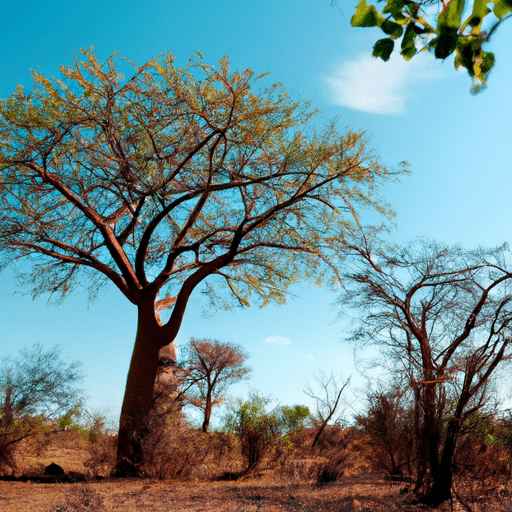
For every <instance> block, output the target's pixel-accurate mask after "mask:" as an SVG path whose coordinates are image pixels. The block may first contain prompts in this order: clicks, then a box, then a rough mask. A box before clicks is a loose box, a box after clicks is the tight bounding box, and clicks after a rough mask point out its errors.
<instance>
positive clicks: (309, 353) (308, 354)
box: [304, 352, 315, 361]
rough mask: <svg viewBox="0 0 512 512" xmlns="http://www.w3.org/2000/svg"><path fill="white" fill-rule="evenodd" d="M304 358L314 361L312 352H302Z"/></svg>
mask: <svg viewBox="0 0 512 512" xmlns="http://www.w3.org/2000/svg"><path fill="white" fill-rule="evenodd" d="M304 359H306V360H307V361H314V360H315V356H314V355H313V354H311V352H306V353H305V354H304Z"/></svg>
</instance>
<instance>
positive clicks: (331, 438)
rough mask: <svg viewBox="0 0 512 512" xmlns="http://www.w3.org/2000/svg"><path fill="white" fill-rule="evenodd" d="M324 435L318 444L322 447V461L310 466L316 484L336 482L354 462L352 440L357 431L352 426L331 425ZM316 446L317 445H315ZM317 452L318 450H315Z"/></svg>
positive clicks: (356, 435)
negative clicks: (343, 427)
mask: <svg viewBox="0 0 512 512" xmlns="http://www.w3.org/2000/svg"><path fill="white" fill-rule="evenodd" d="M325 434H326V435H324V436H322V437H323V441H322V444H320V446H321V447H323V449H322V450H321V456H322V457H323V458H324V461H323V462H320V463H319V464H317V465H315V466H313V467H312V468H311V473H312V476H314V477H316V483H317V484H327V483H331V482H336V480H338V479H339V478H340V477H341V476H343V474H344V473H345V471H346V470H347V468H348V467H349V466H352V465H353V463H354V450H353V449H352V447H353V446H354V441H355V440H356V439H357V438H358V436H359V433H358V432H357V430H356V429H354V428H346V429H341V428H340V427H339V426H336V425H334V426H332V427H331V428H330V429H329V430H327V429H326V432H325ZM317 446H318V445H317ZM317 452H318V451H317Z"/></svg>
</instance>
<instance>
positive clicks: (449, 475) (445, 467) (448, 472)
mask: <svg viewBox="0 0 512 512" xmlns="http://www.w3.org/2000/svg"><path fill="white" fill-rule="evenodd" d="M459 431H460V421H459V420H458V419H456V418H455V419H452V420H450V422H449V424H448V429H447V433H446V441H445V443H444V447H443V454H442V456H441V462H440V464H439V467H438V470H437V473H436V475H435V476H434V475H433V485H432V489H431V490H430V492H429V493H428V494H427V496H426V497H425V500H424V502H425V504H427V505H430V506H434V507H437V506H438V505H440V504H441V503H443V502H444V501H447V500H449V499H451V497H452V491H451V489H452V481H453V455H454V453H455V445H456V443H457V437H458V434H459Z"/></svg>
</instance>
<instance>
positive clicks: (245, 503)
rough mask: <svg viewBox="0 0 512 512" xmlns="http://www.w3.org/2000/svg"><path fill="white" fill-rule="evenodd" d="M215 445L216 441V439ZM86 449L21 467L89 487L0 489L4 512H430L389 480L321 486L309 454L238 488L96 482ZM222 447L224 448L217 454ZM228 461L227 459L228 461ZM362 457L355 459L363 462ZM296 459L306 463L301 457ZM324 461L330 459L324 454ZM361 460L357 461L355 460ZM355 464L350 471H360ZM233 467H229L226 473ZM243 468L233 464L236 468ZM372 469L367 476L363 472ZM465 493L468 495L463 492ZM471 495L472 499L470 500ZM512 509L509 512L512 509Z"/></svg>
mask: <svg viewBox="0 0 512 512" xmlns="http://www.w3.org/2000/svg"><path fill="white" fill-rule="evenodd" d="M212 438H213V439H214V442H213V446H214V449H213V452H212V455H213V456H214V458H217V459H224V457H225V458H226V460H227V461H232V462H233V463H234V462H235V460H234V452H233V448H232V447H231V446H229V445H226V446H223V442H225V439H223V438H222V437H219V438H218V439H215V437H214V436H212ZM212 438H210V439H212ZM85 444H86V443H85V442H84V440H83V439H82V438H80V437H78V436H77V435H76V434H75V433H73V432H60V433H58V434H57V435H56V436H55V437H54V439H53V440H52V443H51V444H50V446H49V447H48V448H47V449H46V451H44V452H42V453H41V454H40V455H39V456H38V457H36V456H34V455H28V454H27V455H25V456H23V457H21V458H20V459H19V462H20V467H19V470H20V471H22V472H23V473H24V474H25V475H33V476H35V475H41V474H42V473H43V471H44V467H45V466H46V465H48V464H50V463H51V462H55V463H57V464H59V465H61V466H62V467H63V468H64V470H65V471H66V473H67V474H68V475H69V474H70V473H72V472H75V473H82V474H83V475H84V476H85V477H86V478H87V481H83V482H74V483H69V482H66V483H62V482H61V483H58V482H56V483H36V482H19V481H0V512H16V511H20V512H110V511H123V512H135V511H137V512H138V511H149V512H151V511H153V512H156V511H165V512H182V511H183V512H184V511H194V512H200V511H219V512H228V511H233V512H234V511H236V512H288V511H289V512H296V511H297V512H298V511H300V512H316V511H319V512H330V511H336V512H395V511H396V512H398V511H400V512H417V511H419V510H425V509H424V508H423V507H422V506H420V505H418V504H415V503H413V497H412V496H411V495H401V494H400V490H401V489H402V488H403V487H404V484H403V483H397V482H389V481H386V480H385V479H384V478H383V477H382V476H378V475H368V474H366V475H365V474H364V473H363V474H359V475H358V474H354V473H353V471H347V472H345V476H341V477H340V478H339V479H338V480H337V481H336V482H333V483H329V484H326V485H317V484H315V480H316V477H315V475H316V474H317V473H318V471H317V470H318V468H319V467H321V465H322V463H325V462H326V460H325V457H324V458H322V457H317V458H316V459H315V458H312V455H311V454H309V458H308V457H307V450H302V452H303V453H302V454H301V450H300V449H299V450H297V451H296V453H295V456H294V457H290V458H287V459H285V460H284V461H281V462H280V463H278V464H275V465H274V466H272V467H271V468H270V467H268V468H266V469H265V468H263V469H262V470H260V471H259V472H258V473H257V474H253V475H252V476H250V477H246V478H244V479H241V480H237V481H213V480H209V481H199V480H201V479H205V478H208V477H209V478H212V477H215V476H218V475H219V470H220V469H221V467H220V465H219V467H217V468H214V467H213V466H210V468H208V467H207V466H206V465H205V464H202V465H200V467H198V470H201V468H206V469H207V471H206V472H205V474H202V473H201V471H196V472H193V474H191V475H190V476H189V478H190V480H188V481H175V480H160V479H155V478H146V479H108V478H106V479H103V480H96V479H94V478H93V475H92V472H91V469H90V468H86V467H84V462H85V461H86V459H87V457H88V456H89V454H88V452H87V451H86V449H85ZM217 444H219V446H216V445H217ZM222 453H223V454H224V455H222ZM357 453H358V452H356V453H355V456H357ZM297 455H301V456H300V457H297ZM324 455H325V453H324ZM351 458H354V456H351ZM355 462H357V460H356V459H354V460H351V461H350V464H349V467H351V468H352V469H353V468H354V463H355ZM225 464H226V461H225V462H223V463H222V467H224V469H225V468H226V467H229V466H226V465H225ZM236 465H237V464H234V467H235V466H236ZM365 469H366V468H363V469H362V471H364V470H365ZM461 490H462V489H461ZM465 494H467V493H465ZM467 506H469V508H464V507H463V506H462V505H461V504H460V503H459V502H456V503H454V504H449V503H446V504H444V505H443V507H441V508H439V509H438V510H440V511H449V510H455V511H459V510H460V511H465V512H467V511H468V510H471V511H472V512H501V511H503V512H507V511H510V510H512V491H511V492H509V491H508V489H507V487H505V486H503V487H502V489H501V492H500V493H495V494H494V495H488V496H487V498H486V499H485V500H480V501H471V502H469V501H468V502H467ZM507 507H508V508H507Z"/></svg>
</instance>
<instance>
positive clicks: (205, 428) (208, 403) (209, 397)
mask: <svg viewBox="0 0 512 512" xmlns="http://www.w3.org/2000/svg"><path fill="white" fill-rule="evenodd" d="M211 415H212V393H211V390H210V389H208V391H207V393H206V402H205V406H204V421H203V432H208V429H209V427H210V417H211Z"/></svg>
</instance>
